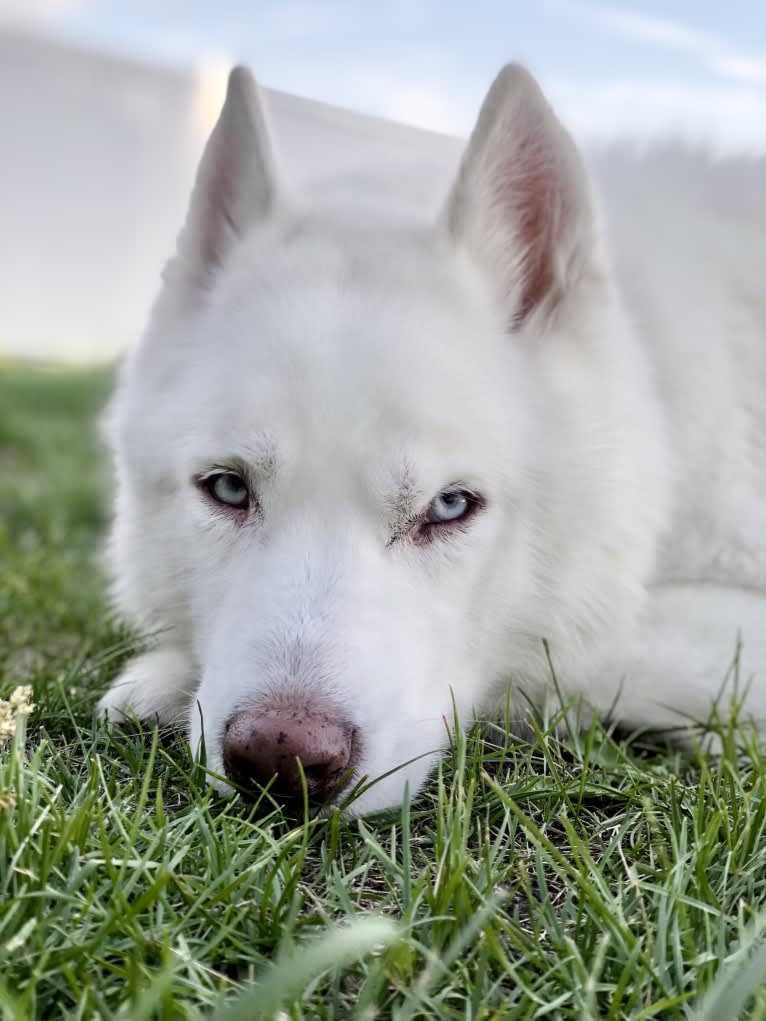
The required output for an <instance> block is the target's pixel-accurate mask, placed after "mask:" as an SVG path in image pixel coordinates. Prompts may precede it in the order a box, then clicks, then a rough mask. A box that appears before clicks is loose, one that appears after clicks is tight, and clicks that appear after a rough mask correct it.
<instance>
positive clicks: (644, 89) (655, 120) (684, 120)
mask: <svg viewBox="0 0 766 1021" xmlns="http://www.w3.org/2000/svg"><path fill="white" fill-rule="evenodd" d="M545 85H546V89H547V91H548V94H549V95H550V98H551V100H552V102H553V105H554V107H555V108H556V110H557V111H558V113H559V115H560V116H561V117H562V119H563V120H564V121H565V123H567V124H568V125H569V126H570V127H571V128H572V130H573V132H574V134H575V135H576V136H577V138H578V139H579V140H581V141H584V142H588V143H607V142H611V141H615V140H630V139H635V140H638V141H644V142H649V141H651V140H655V139H658V138H663V137H664V138H667V139H670V138H676V139H683V140H685V141H688V142H692V143H704V144H706V145H709V146H710V147H711V148H712V149H713V150H714V151H718V152H721V153H735V152H747V153H753V154H758V153H765V152H766V127H764V126H765V125H766V90H763V89H758V88H756V87H753V86H751V85H749V84H742V83H737V84H732V83H729V82H727V83H723V82H715V81H711V82H710V83H705V84H699V83H691V82H682V81H678V80H677V79H670V78H656V77H655V78H652V79H642V78H620V79H615V80H612V81H608V82H604V81H603V80H600V79H599V80H597V81H596V80H593V81H590V82H587V81H586V82H583V81H573V80H572V79H571V78H569V77H567V78H550V79H548V80H547V81H546V82H545ZM626 111H629V113H626Z"/></svg>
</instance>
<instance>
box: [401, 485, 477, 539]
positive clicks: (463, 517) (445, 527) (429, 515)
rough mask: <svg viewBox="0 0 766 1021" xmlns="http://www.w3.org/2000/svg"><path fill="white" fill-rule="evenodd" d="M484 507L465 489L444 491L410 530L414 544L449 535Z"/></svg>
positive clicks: (475, 496)
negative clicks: (439, 535) (440, 535)
mask: <svg viewBox="0 0 766 1021" xmlns="http://www.w3.org/2000/svg"><path fill="white" fill-rule="evenodd" d="M483 506H484V501H483V500H482V498H481V497H480V496H477V495H476V494H475V493H470V492H468V490H466V489H445V490H443V491H442V492H441V493H439V494H438V496H435V497H434V498H433V500H432V501H431V503H430V504H429V505H428V510H427V511H426V512H425V514H424V515H423V516H422V517H421V518H419V520H418V521H416V522H415V524H414V526H413V527H412V528H411V529H410V537H411V538H412V540H413V541H414V542H417V543H422V542H428V541H430V540H431V539H433V538H435V537H436V536H437V535H438V534H442V535H445V536H446V535H449V533H450V532H451V531H453V530H456V529H458V528H460V527H461V526H462V525H463V524H464V523H465V522H466V521H468V520H469V519H470V518H472V517H473V515H474V513H475V512H476V511H478V510H479V509H480V508H481V507H483Z"/></svg>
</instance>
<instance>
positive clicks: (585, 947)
mask: <svg viewBox="0 0 766 1021" xmlns="http://www.w3.org/2000/svg"><path fill="white" fill-rule="evenodd" d="M107 388H108V379H107V375H106V374H104V373H79V374H76V373H61V372H51V371H45V370H41V369H31V368H25V367H23V366H7V365H6V366H3V367H0V697H5V698H8V696H9V694H10V693H11V692H12V691H13V690H14V689H15V687H16V686H17V685H21V684H31V685H32V686H33V691H34V694H33V699H34V702H35V703H36V706H37V708H36V709H35V711H34V712H33V713H32V715H31V716H29V717H28V718H26V719H25V718H19V720H18V725H17V730H16V734H15V736H14V737H13V738H12V739H10V740H8V741H6V742H5V743H4V744H3V745H1V746H0V1015H1V1016H2V1018H4V1019H9V1021H10V1019H14V1021H15V1019H25V1018H71V1019H75V1018H82V1019H88V1018H108V1019H111V1018H128V1019H131V1021H139V1019H150V1018H162V1019H176V1018H179V1019H181V1018H202V1017H205V1018H207V1017H212V1018H214V1019H215V1021H235V1019H245V1018H247V1019H255V1018H269V1019H271V1018H276V1017H279V1018H283V1019H284V1018H290V1019H299V1018H305V1019H315V1018H321V1019H325V1018H326V1019H331V1018H338V1019H340V1018H370V1019H371V1018H375V1017H379V1018H396V1019H401V1021H404V1019H415V1018H444V1019H447V1018H449V1019H469V1018H477V1019H479V1018H482V1019H495V1018H497V1019H500V1018H503V1019H505V1018H512V1019H515V1018H518V1019H533V1018H549V1019H577V1021H595V1019H599V1021H612V1019H615V1021H616V1019H627V1018H631V1019H649V1018H663V1019H672V1018H684V1019H694V1021H735V1019H737V1018H739V1017H742V1018H748V1019H753V1021H755V1019H757V1018H766V989H764V988H762V987H761V983H762V982H763V978H764V974H765V973H766V949H765V946H766V944H765V943H764V940H763V935H762V934H763V932H764V930H765V929H766V916H765V915H764V907H766V780H765V779H764V760H763V758H762V755H761V751H760V750H759V748H758V746H757V743H756V742H755V740H754V739H753V738H752V737H751V736H750V735H749V734H748V733H747V732H746V731H739V730H737V728H736V726H735V724H734V723H733V722H732V721H731V720H729V719H728V718H727V719H724V720H722V721H719V722H718V723H717V724H715V726H716V727H717V729H718V730H719V732H720V736H721V738H722V741H723V748H724V752H723V755H722V758H721V759H720V761H717V762H715V763H713V764H711V763H708V762H706V761H705V760H704V759H702V758H701V757H696V756H694V755H686V756H683V755H681V754H680V753H677V752H673V751H668V750H661V749H660V750H658V749H656V748H655V749H653V748H651V747H646V746H644V745H642V743H641V742H640V741H638V740H637V739H633V740H632V741H631V740H627V739H618V738H617V737H615V736H614V735H612V734H610V733H607V732H606V731H605V730H604V729H603V728H602V727H601V726H600V725H599V724H593V725H592V726H590V727H589V728H588V729H587V730H586V731H585V732H584V733H582V734H573V735H570V736H569V737H567V738H566V740H564V739H562V738H561V737H559V736H557V728H556V727H555V722H556V720H555V719H554V718H551V719H546V718H541V719H540V720H539V725H538V727H537V731H536V733H535V735H534V736H533V738H532V740H531V741H530V742H529V743H526V744H524V743H520V742H517V741H514V740H512V739H509V738H507V737H506V736H504V735H503V734H502V732H500V731H497V732H492V733H488V734H484V735H482V734H481V733H479V732H478V731H476V730H473V731H471V732H470V733H469V734H467V735H466V736H458V737H457V738H456V739H455V741H454V742H453V747H452V750H451V752H450V753H449V755H448V756H447V758H446V760H445V762H444V765H443V767H442V769H441V771H440V773H439V775H438V776H436V777H435V778H434V779H433V781H432V782H431V783H430V785H429V787H428V789H427V790H426V792H425V793H424V794H423V795H422V796H421V797H420V798H419V799H418V800H417V801H416V802H415V803H413V805H412V806H411V807H410V808H409V809H407V808H405V809H403V810H402V811H400V812H398V813H395V814H394V815H389V816H387V817H378V818H372V819H365V820H352V821H346V820H344V819H341V818H340V817H338V815H337V814H336V815H333V816H330V817H329V818H323V819H305V820H303V821H299V822H296V821H295V820H294V819H293V820H291V819H289V818H287V817H285V816H284V815H283V814H282V812H281V811H280V809H279V808H276V807H271V808H268V809H267V810H266V811H264V807H263V806H261V808H260V812H258V811H256V810H255V809H253V808H248V807H245V806H243V805H242V804H240V803H238V802H229V801H225V800H222V799H220V798H218V797H217V796H214V795H213V794H211V793H210V792H209V791H208V790H207V788H206V786H205V783H204V777H203V776H201V775H200V770H199V769H198V768H197V767H195V766H194V764H193V763H192V762H191V761H190V759H189V755H188V752H187V750H186V747H185V745H184V743H183V741H182V740H180V739H175V740H170V741H168V740H161V739H160V738H159V736H158V735H157V733H156V732H153V731H152V730H151V729H149V730H147V731H145V732H143V733H142V732H135V731H134V732H121V731H119V730H118V731H114V732H113V733H111V734H110V733H107V732H106V731H105V729H103V728H99V727H96V726H94V724H93V723H92V720H91V711H92V704H93V700H94V697H95V695H96V694H97V693H98V692H100V691H101V690H102V689H103V688H104V687H105V686H106V685H107V684H108V682H109V680H110V679H111V678H112V677H113V676H114V674H115V672H116V671H117V670H118V668H119V666H120V664H121V663H122V662H123V661H124V659H125V657H126V656H127V655H128V654H129V652H130V649H131V644H132V639H131V636H130V635H129V634H127V633H126V632H125V631H124V630H123V629H122V628H121V627H120V625H119V624H118V623H116V622H114V621H113V620H112V619H111V618H110V615H109V613H108V610H107V609H106V606H105V602H104V595H103V582H102V578H101V576H100V573H99V569H98V562H97V557H96V555H95V554H96V551H97V547H98V542H99V540H100V538H101V536H102V534H103V529H104V525H105V510H104V491H105V476H104V470H103V461H102V457H101V454H100V451H99V448H98V444H97V442H96V432H95V429H94V427H93V419H94V416H95V415H96V413H97V411H98V409H99V408H100V407H101V405H102V403H103V400H104V396H105V394H106V391H107Z"/></svg>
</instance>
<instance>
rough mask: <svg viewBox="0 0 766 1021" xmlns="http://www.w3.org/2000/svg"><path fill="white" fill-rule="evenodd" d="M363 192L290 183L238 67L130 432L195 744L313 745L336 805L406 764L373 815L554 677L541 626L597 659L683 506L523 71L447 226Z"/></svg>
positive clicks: (254, 755)
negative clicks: (483, 717)
mask: <svg viewBox="0 0 766 1021" xmlns="http://www.w3.org/2000/svg"><path fill="white" fill-rule="evenodd" d="M353 199H354V196H353V195H350V196H348V201H346V202H338V201H337V198H336V199H334V200H332V201H330V200H328V201H326V202H322V201H313V202H312V201H307V200H306V199H302V198H299V197H298V196H295V195H293V194H291V193H290V191H289V189H288V188H287V186H286V185H285V183H284V181H283V179H282V176H281V174H280V173H279V172H278V171H277V170H276V166H275V159H274V156H273V152H272V147H271V143H270V140H269V137H268V132H267V128H266V123H265V120H264V114H263V111H262V107H261V103H260V100H259V96H258V92H257V89H256V86H255V83H254V81H253V80H252V78H251V76H250V75H249V73H248V72H246V71H244V70H236V71H234V72H233V73H232V76H231V79H230V83H229V90H228V95H227V99H226V103H225V106H224V109H223V112H222V114H221V117H220V119H219V122H218V124H217V126H216V128H215V130H214V132H213V134H212V137H211V139H210V141H209V143H208V146H207V149H206V151H205V154H204V157H203V160H202V164H201V167H200V171H199V175H198V179H197V184H196V186H195V190H194V194H193V197H192V202H191V207H190V211H189V216H188V220H187V223H186V226H185V228H184V231H183V233H182V235H181V238H180V241H179V250H178V254H177V256H176V257H175V258H174V260H173V261H172V262H171V264H170V265H169V267H168V269H167V271H166V276H165V287H164V289H163V293H162V294H161V296H160V299H159V301H158V304H157V307H156V309H155V312H154V316H153V319H152V322H151V324H150V328H149V330H148V332H147V335H146V337H145V338H144V341H143V343H142V345H141V346H140V347H139V349H138V350H137V352H136V353H135V355H134V356H133V357H132V358H131V359H130V361H129V362H128V364H127V365H126V368H125V372H124V374H123V383H122V389H121V394H120V396H119V398H118V400H117V403H116V406H115V413H114V442H115V446H116V450H117V463H118V472H119V480H120V497H119V500H118V505H117V530H118V532H119V530H120V528H123V529H127V528H128V526H127V524H126V521H125V520H123V519H127V518H128V517H129V518H130V529H131V530H132V536H133V537H132V539H131V543H132V545H129V546H126V549H129V551H130V552H129V555H128V556H125V555H123V562H122V563H121V565H120V569H121V570H122V571H124V572H127V573H128V575H130V576H131V578H132V579H133V580H132V582H131V583H130V584H128V585H127V586H126V591H127V589H130V590H131V592H132V596H130V597H126V598H125V600H124V602H128V603H129V602H131V600H132V603H133V607H132V608H133V609H134V612H142V611H143V615H144V619H145V620H146V621H147V623H148V624H149V625H150V626H151V625H152V623H160V624H162V625H165V626H168V627H171V628H172V629H174V630H175V632H176V635H177V640H179V641H184V642H188V643H189V644H190V647H191V648H192V650H193V657H194V661H195V662H196V664H197V665H198V669H199V687H198V690H196V691H195V692H191V693H190V695H191V697H192V703H191V707H190V716H189V721H190V731H191V741H192V744H193V745H194V747H195V749H196V748H197V747H198V746H199V745H200V742H201V739H202V738H203V733H204V743H205V748H206V753H207V762H208V765H209V766H210V767H211V768H212V769H213V770H216V771H218V772H222V773H223V772H226V773H228V774H229V775H230V776H232V777H233V778H235V779H245V780H247V779H255V780H262V779H267V778H268V776H270V775H271V774H272V773H276V775H277V776H278V778H279V781H280V782H281V783H282V785H283V786H284V787H285V789H288V790H295V789H297V788H298V787H299V786H300V784H302V783H303V782H304V781H303V778H302V777H301V775H300V769H299V767H298V766H297V761H296V760H298V759H299V760H300V761H301V764H302V770H303V773H304V774H305V782H306V783H307V785H308V788H309V792H310V793H314V794H316V795H317V797H322V796H327V795H328V794H332V788H333V785H334V784H336V782H337V781H338V780H339V778H346V777H347V776H350V775H351V776H355V777H357V778H358V777H361V776H367V777H369V778H370V779H372V778H375V777H380V776H382V775H383V774H389V775H388V776H386V777H385V778H384V779H382V780H380V781H379V782H378V783H377V784H375V785H374V786H372V787H371V788H370V789H369V790H368V791H367V793H365V794H364V795H363V796H362V797H361V798H360V799H359V801H357V802H356V804H355V810H365V811H366V810H371V809H374V808H379V807H383V806H387V805H391V804H394V803H396V802H397V801H398V800H400V799H401V797H402V794H403V791H404V788H405V783H409V787H410V790H414V789H415V788H417V787H418V786H419V784H420V783H421V782H422V780H423V778H424V777H425V775H426V774H427V772H428V770H429V768H430V766H431V765H432V764H433V761H434V756H435V755H436V754H437V753H438V752H439V750H440V749H442V748H443V747H444V745H445V742H446V741H447V737H448V728H449V727H450V726H451V724H452V720H453V714H454V711H455V710H457V714H458V717H459V718H460V719H462V720H463V721H467V720H469V719H470V717H471V715H472V713H473V712H474V711H479V712H481V711H484V710H486V709H487V708H488V707H489V706H490V705H491V704H492V702H493V701H496V700H497V699H498V697H499V694H500V693H501V691H502V690H503V689H504V687H505V685H506V683H507V681H508V679H509V678H511V677H515V678H516V679H517V680H518V681H519V683H520V684H521V685H522V686H526V687H527V688H528V689H529V690H530V692H531V694H533V695H535V694H537V693H539V685H540V684H541V682H542V679H543V676H544V674H545V673H546V671H547V666H546V665H545V662H546V661H545V650H544V645H543V640H545V639H547V640H548V641H549V642H550V643H551V647H552V648H553V651H554V657H555V655H556V654H557V653H558V652H560V653H561V655H562V656H566V657H567V658H566V660H562V662H561V666H562V668H563V667H564V666H570V665H574V664H578V663H579V664H581V665H582V667H577V668H576V669H573V671H572V676H573V677H574V676H577V675H578V670H579V672H580V674H581V673H582V670H583V669H585V664H587V663H589V662H590V658H589V657H590V656H591V654H592V653H593V651H594V649H595V648H596V646H598V645H599V644H600V643H603V642H604V641H606V639H607V637H608V636H610V635H611V634H614V633H615V632H616V631H617V629H618V628H619V626H621V624H622V623H624V621H625V620H626V619H627V617H628V616H629V613H630V610H631V608H632V605H633V600H634V597H635V595H636V593H637V591H638V589H639V588H640V584H639V579H640V578H641V576H642V574H643V571H644V569H645V567H646V564H647V562H648V560H649V558H650V556H651V549H652V536H653V531H654V527H655V524H656V518H657V513H658V500H657V496H656V493H655V492H653V491H652V489H651V483H647V479H648V478H650V476H651V472H648V468H649V467H650V465H649V463H648V462H651V459H652V457H653V456H654V452H653V449H654V448H653V447H652V443H651V441H650V440H647V435H648V434H649V433H651V430H652V428H653V425H652V423H651V422H647V421H645V420H644V416H643V412H642V411H641V397H642V396H643V390H642V387H644V386H645V383H644V381H643V380H642V376H641V371H640V369H639V367H638V363H637V362H635V360H634V355H633V349H632V347H631V345H630V342H629V340H628V338H627V337H626V336H625V335H624V334H623V332H622V325H621V323H620V321H619V316H618V312H617V310H616V308H615V302H614V298H613V294H612V289H611V284H610V281H609V278H608V275H607V273H606V271H605V268H604V267H605V262H604V259H603V257H602V254H601V251H600V246H599V242H598V239H597V230H596V225H595V221H594V215H593V211H592V206H591V201H590V197H589V189H588V185H587V181H586V175H585V172H584V169H583V166H582V163H581V161H580V158H579V156H578V153H577V151H576V149H575V146H574V144H573V143H572V141H571V139H570V138H569V136H568V135H567V134H566V133H565V131H564V130H563V128H562V127H561V125H560V124H559V123H558V121H557V120H556V118H555V116H554V115H553V113H552V111H551V110H550V108H549V107H548V105H547V103H546V101H545V99H544V98H543V96H542V94H541V92H540V91H539V89H538V87H537V85H536V84H535V83H534V81H533V80H532V79H531V78H530V76H529V75H528V74H527V73H526V72H525V71H523V70H521V69H519V68H516V67H509V68H507V69H506V70H504V71H503V72H501V74H500V75H499V77H498V78H497V80H496V82H495V84H494V85H493V87H492V89H491V91H490V93H489V95H488V97H487V99H486V101H485V104H484V107H483V109H482V112H481V115H480V117H479V121H478V124H477V126H476V129H475V131H474V133H473V136H472V138H471V141H470V144H469V146H468V149H467V152H466V154H465V157H464V159H463V162H462V165H461V167H460V170H459V173H458V176H457V179H456V181H455V184H454V186H453V188H452V191H451V193H450V194H449V196H448V197H447V199H446V202H445V205H444V208H443V213H442V215H441V216H440V217H437V218H436V219H435V220H426V219H425V218H423V219H418V218H417V217H410V216H405V215H404V214H400V213H398V212H397V211H396V209H395V207H394V206H393V205H392V203H391V202H388V201H387V202H383V203H381V205H380V206H379V207H374V206H370V205H369V204H367V205H362V204H360V203H355V202H354V201H353ZM645 462H647V463H645ZM126 560H130V561H131V562H130V563H126V562H125V561H126ZM138 604H141V605H138ZM403 763H408V764H407V765H405V766H403V768H401V769H398V770H397V768H396V767H399V766H402V764H403ZM392 770H393V771H394V772H391V771H392Z"/></svg>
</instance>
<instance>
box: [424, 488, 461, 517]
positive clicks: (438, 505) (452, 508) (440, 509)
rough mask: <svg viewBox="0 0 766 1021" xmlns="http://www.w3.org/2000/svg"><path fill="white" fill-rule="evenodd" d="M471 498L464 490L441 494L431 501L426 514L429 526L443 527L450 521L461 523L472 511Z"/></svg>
mask: <svg viewBox="0 0 766 1021" xmlns="http://www.w3.org/2000/svg"><path fill="white" fill-rule="evenodd" d="M471 506H472V504H471V497H470V494H469V493H465V492H463V490H457V491H456V492H450V491H449V490H447V491H446V492H444V493H439V495H438V496H435V497H434V498H433V500H432V501H431V505H430V506H429V508H428V513H427V514H426V523H427V524H429V525H442V524H447V523H448V522H450V521H460V519H461V518H464V517H465V516H466V514H468V512H469V511H470V509H471Z"/></svg>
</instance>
